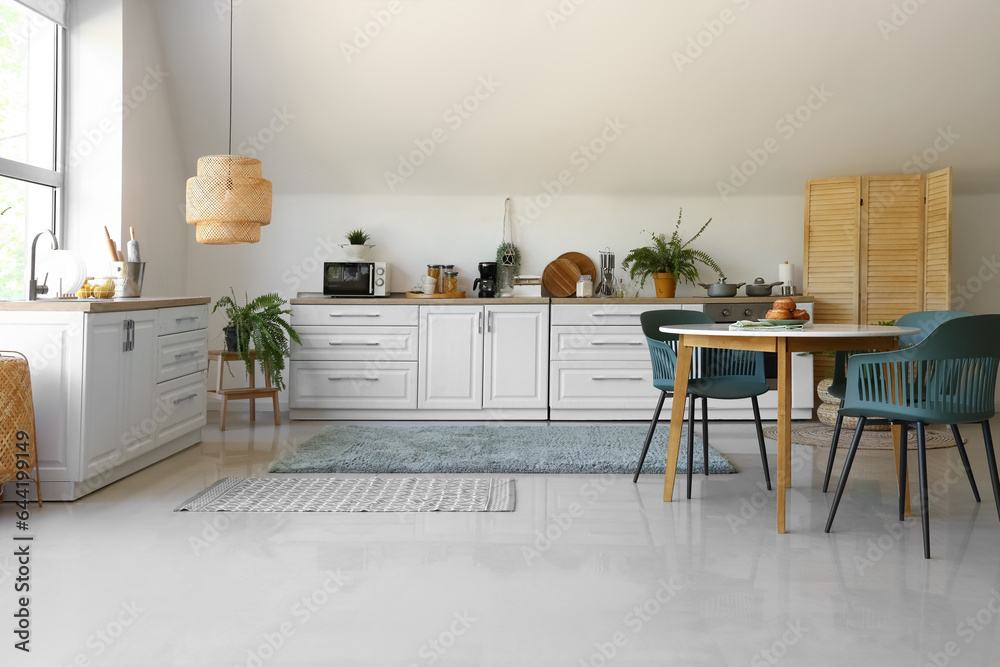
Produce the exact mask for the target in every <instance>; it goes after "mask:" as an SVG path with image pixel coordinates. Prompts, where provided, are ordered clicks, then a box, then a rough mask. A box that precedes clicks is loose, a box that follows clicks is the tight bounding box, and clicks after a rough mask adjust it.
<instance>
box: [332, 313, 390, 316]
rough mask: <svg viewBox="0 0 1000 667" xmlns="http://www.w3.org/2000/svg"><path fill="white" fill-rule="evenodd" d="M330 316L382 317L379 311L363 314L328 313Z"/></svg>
mask: <svg viewBox="0 0 1000 667" xmlns="http://www.w3.org/2000/svg"><path fill="white" fill-rule="evenodd" d="M330 317H382V315H381V313H364V314H363V315H352V314H351V313H330Z"/></svg>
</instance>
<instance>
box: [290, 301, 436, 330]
mask: <svg viewBox="0 0 1000 667" xmlns="http://www.w3.org/2000/svg"><path fill="white" fill-rule="evenodd" d="M417 308H418V307H417V306H351V305H340V304H337V305H333V304H331V305H329V306H325V305H324V306H314V305H308V306H292V326H294V327H298V326H310V325H345V324H346V325H350V326H370V327H371V326H393V327H396V326H399V327H415V326H417V325H418V324H419V323H420V314H419V312H418V310H417Z"/></svg>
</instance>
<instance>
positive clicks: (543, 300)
mask: <svg viewBox="0 0 1000 667" xmlns="http://www.w3.org/2000/svg"><path fill="white" fill-rule="evenodd" d="M780 298H781V297H780V296H734V297H729V298H722V297H714V298H713V297H709V296H690V297H680V298H674V299H657V298H655V297H636V298H627V299H614V298H607V299H602V298H600V297H586V298H577V297H568V298H565V299H557V298H554V297H547V296H542V297H515V296H512V297H500V298H494V299H479V298H477V297H467V298H464V299H421V298H416V299H413V298H409V299H408V298H406V296H405V294H404V293H403V292H393V293H392V295H391V296H382V297H375V298H367V299H357V298H352V297H340V298H331V297H298V298H295V299H291V300H290V301H289V303H290V304H291V305H293V306H329V305H332V304H337V305H341V306H352V305H354V306H376V305H384V306H390V305H396V306H398V305H400V304H407V305H410V306H413V305H418V306H430V305H437V306H441V305H453V306H454V305H458V306H462V305H465V306H475V305H484V304H508V305H522V304H547V303H551V304H584V303H601V302H607V303H616V304H641V305H645V304H658V303H660V304H663V305H668V304H672V303H772V302H774V301H776V300H777V299H780ZM792 298H793V299H795V300H796V301H798V302H801V303H812V302H813V300H814V299H813V297H811V296H804V295H801V294H800V295H795V296H793V297H792ZM0 305H2V304H0Z"/></svg>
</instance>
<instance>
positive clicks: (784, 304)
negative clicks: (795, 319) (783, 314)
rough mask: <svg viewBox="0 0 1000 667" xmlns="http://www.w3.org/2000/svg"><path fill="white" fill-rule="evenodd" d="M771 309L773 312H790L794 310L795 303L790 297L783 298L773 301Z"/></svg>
mask: <svg viewBox="0 0 1000 667" xmlns="http://www.w3.org/2000/svg"><path fill="white" fill-rule="evenodd" d="M771 307H772V308H774V309H775V310H788V311H792V310H795V301H794V300H793V299H791V298H790V297H787V296H785V297H782V298H780V299H778V300H777V301H775V302H774V305H773V306H771Z"/></svg>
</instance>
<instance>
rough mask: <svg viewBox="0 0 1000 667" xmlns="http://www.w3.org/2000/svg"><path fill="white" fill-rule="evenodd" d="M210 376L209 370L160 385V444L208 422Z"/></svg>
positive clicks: (155, 410) (156, 414) (157, 415)
mask: <svg viewBox="0 0 1000 667" xmlns="http://www.w3.org/2000/svg"><path fill="white" fill-rule="evenodd" d="M207 375H208V372H207V371H199V372H197V373H191V374H190V375H185V376H183V377H179V378H176V379H174V380H169V381H167V382H161V383H160V384H158V385H156V405H154V406H153V419H154V420H155V421H156V422H157V424H158V429H157V434H156V444H157V445H159V444H162V443H166V442H169V441H171V440H173V439H174V438H177V437H180V436H182V435H184V434H185V433H189V432H190V431H193V430H194V429H196V428H201V427H202V426H204V425H205V378H206V377H207Z"/></svg>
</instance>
